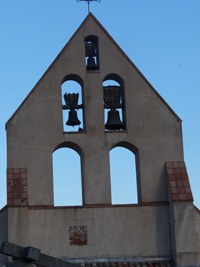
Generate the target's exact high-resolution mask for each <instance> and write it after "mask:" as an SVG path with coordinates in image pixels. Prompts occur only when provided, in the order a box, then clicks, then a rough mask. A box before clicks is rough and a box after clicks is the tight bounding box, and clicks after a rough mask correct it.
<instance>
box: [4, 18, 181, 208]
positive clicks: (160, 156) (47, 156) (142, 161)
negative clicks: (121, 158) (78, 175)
mask: <svg viewBox="0 0 200 267" xmlns="http://www.w3.org/2000/svg"><path fill="white" fill-rule="evenodd" d="M91 34H95V35H96V36H98V38H99V58H100V71H86V67H85V50H84V49H85V48H84V38H85V37H86V36H88V35H91ZM111 73H115V74H116V75H118V76H119V77H121V78H122V79H123V81H124V90H125V105H126V121H127V130H126V131H120V132H119V133H118V132H105V129H104V106H103V87H102V84H103V80H104V79H105V77H106V76H107V75H109V74H111ZM71 74H76V75H78V76H79V77H80V80H82V82H83V87H84V88H83V89H84V101H83V102H84V107H85V131H84V132H81V133H76V134H73V133H63V121H62V101H61V97H62V96H61V83H62V81H63V79H64V78H65V77H66V76H67V75H71ZM7 140H8V146H7V154H8V161H7V162H8V168H27V171H28V202H29V205H53V175H52V153H53V151H54V149H55V148H56V147H57V146H59V145H60V146H69V147H73V148H74V149H76V148H77V147H78V152H79V153H80V156H81V162H82V180H83V190H84V194H83V198H84V201H83V202H84V204H98V203H104V204H106V203H107V204H109V203H110V202H111V193H110V191H111V190H110V170H109V151H110V149H112V148H113V146H115V145H117V144H119V143H120V144H121V145H123V146H126V147H128V148H129V149H130V150H132V151H133V152H136V151H137V156H136V157H137V160H138V162H139V164H138V171H137V172H138V184H139V192H138V195H139V196H140V202H151V201H166V200H168V197H167V185H166V175H165V167H164V163H165V162H166V161H169V160H170V161H182V160H183V148H182V133H181V122H180V119H178V117H177V116H176V115H175V114H174V113H173V112H172V111H171V109H170V108H169V107H168V106H167V105H166V103H164V101H162V99H161V98H160V97H159V96H158V95H157V93H156V92H155V91H154V90H153V89H152V87H151V85H150V84H149V83H148V82H147V81H146V80H145V78H144V77H143V76H142V75H141V74H140V73H139V71H138V70H137V69H136V68H135V67H134V65H133V64H132V63H131V62H130V60H128V59H127V57H126V56H125V55H124V53H123V52H122V51H121V50H120V49H119V47H118V46H117V45H116V44H115V43H114V41H113V40H112V39H111V38H110V37H109V36H108V34H107V33H106V32H105V30H104V29H103V28H102V26H100V25H99V23H98V22H97V21H96V20H95V19H94V17H93V16H92V15H89V16H88V17H87V18H86V20H85V21H84V23H83V24H82V26H81V27H80V28H79V30H78V31H77V33H76V34H75V35H74V36H73V38H72V39H71V40H70V41H69V43H68V44H67V46H66V47H65V48H64V49H63V51H62V52H61V54H60V55H59V56H58V58H57V59H56V61H54V63H53V65H52V66H51V67H50V68H49V70H48V71H47V72H46V73H45V75H44V76H43V77H42V79H41V80H40V81H39V82H38V83H37V85H36V86H35V88H34V90H33V91H32V92H31V93H30V95H29V96H28V98H27V99H26V100H25V102H24V103H23V104H22V106H21V107H20V108H19V110H18V111H17V112H16V113H15V114H14V116H13V117H12V118H11V119H10V120H9V121H8V123H7ZM74 144H76V146H75V145H74Z"/></svg>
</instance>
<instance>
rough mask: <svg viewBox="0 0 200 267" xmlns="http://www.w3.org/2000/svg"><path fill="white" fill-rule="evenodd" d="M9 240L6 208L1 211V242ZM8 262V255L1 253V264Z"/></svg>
mask: <svg viewBox="0 0 200 267" xmlns="http://www.w3.org/2000/svg"><path fill="white" fill-rule="evenodd" d="M3 241H8V210H7V209H4V210H1V212H0V244H1V243H2V242H3ZM6 262H7V256H4V255H3V254H0V264H1V263H6Z"/></svg>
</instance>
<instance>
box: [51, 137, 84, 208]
mask: <svg viewBox="0 0 200 267" xmlns="http://www.w3.org/2000/svg"><path fill="white" fill-rule="evenodd" d="M80 155H81V150H80V147H78V146H77V145H75V144H73V143H70V142H69V143H63V144H61V145H59V146H57V147H56V149H55V150H54V152H53V184H54V206H77V205H82V204H83V196H82V179H81V157H80Z"/></svg>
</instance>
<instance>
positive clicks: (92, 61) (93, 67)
mask: <svg viewBox="0 0 200 267" xmlns="http://www.w3.org/2000/svg"><path fill="white" fill-rule="evenodd" d="M87 69H88V70H96V69H97V65H96V64H95V59H94V58H93V57H89V58H88V59H87Z"/></svg>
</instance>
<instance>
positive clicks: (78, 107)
mask: <svg viewBox="0 0 200 267" xmlns="http://www.w3.org/2000/svg"><path fill="white" fill-rule="evenodd" d="M82 87H83V83H82V81H81V80H80V77H78V76H76V75H71V76H68V77H66V78H65V79H64V80H63V83H62V107H63V129H64V132H71V131H73V132H74V131H82V130H84V111H83V92H82V91H83V88H82Z"/></svg>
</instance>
